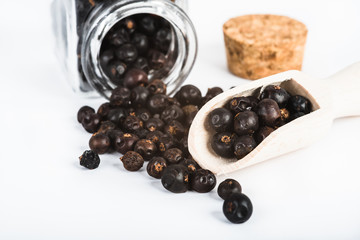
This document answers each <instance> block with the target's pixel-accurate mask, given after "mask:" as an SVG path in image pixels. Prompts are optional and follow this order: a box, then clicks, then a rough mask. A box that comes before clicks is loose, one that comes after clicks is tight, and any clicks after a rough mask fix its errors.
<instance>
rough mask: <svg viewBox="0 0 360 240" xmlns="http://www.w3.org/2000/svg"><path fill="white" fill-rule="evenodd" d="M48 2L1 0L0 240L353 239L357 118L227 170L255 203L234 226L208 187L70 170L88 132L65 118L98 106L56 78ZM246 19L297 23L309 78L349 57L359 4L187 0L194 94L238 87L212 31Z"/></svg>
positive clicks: (356, 39)
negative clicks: (194, 36)
mask: <svg viewBox="0 0 360 240" xmlns="http://www.w3.org/2000/svg"><path fill="white" fill-rule="evenodd" d="M49 3H50V1H45V0H37V1H25V0H17V1H3V3H2V7H1V10H0V12H1V13H0V30H1V37H0V69H1V75H0V79H1V80H0V81H1V94H0V107H1V108H0V109H1V114H0V126H1V127H2V130H1V138H0V150H1V151H0V162H1V165H0V193H1V195H0V239H135V238H136V239H170V238H171V239H180V238H182V239H183V238H185V237H186V238H187V239H195V238H199V237H201V239H215V238H218V239H360V207H359V202H360V174H359V170H360V158H359V153H358V152H359V142H360V141H359V138H358V137H359V134H360V118H359V117H357V118H355V117H354V118H346V119H341V120H337V121H335V122H334V125H333V128H332V129H331V131H330V132H329V133H328V135H327V137H326V138H325V139H323V140H321V141H319V142H317V143H316V144H315V145H313V146H311V147H308V148H306V149H303V150H300V151H298V152H295V153H292V154H288V155H285V156H283V157H279V158H277V159H274V160H270V161H267V162H265V163H262V164H260V165H256V166H253V167H250V168H247V169H244V170H242V171H240V172H237V173H236V174H231V175H229V176H228V177H232V178H235V179H237V180H238V181H239V182H240V183H241V185H242V186H243V189H244V193H245V194H247V195H248V196H249V197H250V198H251V200H252V202H253V205H254V213H253V216H252V217H251V219H250V220H249V221H248V222H247V223H245V224H242V225H234V224H230V223H229V222H227V221H226V219H225V218H224V216H223V214H222V211H221V209H222V201H221V200H220V199H219V198H218V197H217V195H216V191H215V190H214V191H213V192H212V193H210V194H197V193H193V192H189V193H186V194H171V193H169V192H166V191H165V190H164V189H163V188H162V186H161V184H160V182H159V181H157V180H152V179H151V178H150V177H148V176H147V173H146V171H145V170H144V168H143V170H142V171H140V172H136V173H131V172H127V171H125V170H124V169H123V167H122V164H121V163H120V160H119V155H117V154H114V155H105V156H102V158H101V159H102V161H101V164H100V167H99V168H98V169H96V170H94V171H87V170H85V169H83V168H81V167H80V166H79V164H78V159H77V157H78V156H79V155H81V153H82V151H83V150H84V149H86V148H87V141H88V139H89V134H87V133H85V132H84V131H83V130H82V129H81V126H80V125H79V124H78V123H77V121H76V112H77V110H78V108H79V107H81V106H82V105H85V104H87V105H90V106H93V107H97V106H99V104H100V103H101V102H102V101H103V100H101V99H95V100H94V99H93V100H89V99H81V98H79V97H78V96H76V95H74V94H73V93H72V92H71V90H70V88H69V87H68V85H67V82H66V81H65V79H64V78H63V77H62V75H61V72H60V68H59V67H58V62H57V61H56V59H55V57H54V55H53V47H54V45H53V40H52V35H51V31H50V28H51V21H50V14H49ZM250 13H274V14H283V15H288V16H290V17H294V18H296V19H299V20H301V21H303V22H304V23H305V24H306V25H307V26H308V28H309V35H308V42H307V46H306V53H305V59H304V68H303V71H304V72H306V73H308V74H311V75H313V76H314V77H319V78H321V77H326V76H328V75H331V74H332V73H335V72H336V71H337V70H340V69H341V68H343V67H345V66H347V65H349V64H351V63H353V62H356V61H360V54H359V53H360V44H359V43H360V4H359V2H358V1H355V0H354V1H296V2H295V1H238V0H232V1H230V0H228V1H218V3H217V4H216V3H215V1H212V2H210V1H190V16H191V18H192V19H193V21H194V24H195V27H196V29H197V31H198V37H199V43H200V49H199V56H198V59H197V62H196V66H195V68H194V70H193V72H192V73H191V75H190V77H189V79H188V81H187V83H195V84H196V85H198V86H200V88H201V90H202V91H203V93H205V92H206V88H207V87H208V86H215V85H220V86H221V87H223V88H224V89H226V88H228V87H230V86H233V85H238V84H243V83H245V82H246V81H245V80H240V79H238V78H237V77H235V76H233V75H231V74H230V73H228V71H227V69H226V65H225V52H224V47H223V37H222V31H221V26H222V24H223V23H224V22H225V21H226V20H227V19H228V18H230V17H233V16H237V15H242V14H250ZM309 166H310V167H309ZM221 180H223V178H221V179H218V182H220V181H221ZM199 239H200V238H199Z"/></svg>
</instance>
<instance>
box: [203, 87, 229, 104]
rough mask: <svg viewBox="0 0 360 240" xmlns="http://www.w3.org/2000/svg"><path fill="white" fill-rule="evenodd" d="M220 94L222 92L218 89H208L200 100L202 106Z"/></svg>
mask: <svg viewBox="0 0 360 240" xmlns="http://www.w3.org/2000/svg"><path fill="white" fill-rule="evenodd" d="M222 92H224V91H223V90H222V88H220V87H213V88H208V90H207V92H206V94H205V96H204V97H203V99H202V105H204V104H205V103H207V102H208V101H210V100H211V99H213V98H214V97H216V96H217V95H219V94H220V93H222Z"/></svg>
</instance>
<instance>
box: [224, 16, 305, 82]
mask: <svg viewBox="0 0 360 240" xmlns="http://www.w3.org/2000/svg"><path fill="white" fill-rule="evenodd" d="M223 32H224V40H225V48H226V57H227V63H228V68H229V70H230V72H232V73H233V74H235V75H237V76H239V77H242V78H246V79H251V80H256V79H259V78H263V77H267V76H270V75H273V74H276V73H279V72H283V71H287V70H301V66H302V61H303V56H304V48H305V42H306V36H307V28H306V26H305V25H304V24H303V23H301V22H299V21H297V20H294V19H291V18H289V17H285V16H278V15H245V16H240V17H236V18H232V19H230V20H228V21H227V22H226V23H225V24H224V25H223Z"/></svg>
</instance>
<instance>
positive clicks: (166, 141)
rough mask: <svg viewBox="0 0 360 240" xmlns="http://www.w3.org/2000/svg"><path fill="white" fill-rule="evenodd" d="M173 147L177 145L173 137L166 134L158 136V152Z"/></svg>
mask: <svg viewBox="0 0 360 240" xmlns="http://www.w3.org/2000/svg"><path fill="white" fill-rule="evenodd" d="M175 147H178V144H177V142H176V140H175V139H174V138H173V137H171V136H167V135H164V136H162V137H160V139H159V142H158V150H159V151H160V152H165V151H166V150H168V149H170V148H175Z"/></svg>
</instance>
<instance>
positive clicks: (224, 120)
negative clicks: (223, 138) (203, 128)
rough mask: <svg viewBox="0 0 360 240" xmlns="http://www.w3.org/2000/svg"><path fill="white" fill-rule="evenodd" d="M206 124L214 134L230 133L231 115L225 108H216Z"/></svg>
mask: <svg viewBox="0 0 360 240" xmlns="http://www.w3.org/2000/svg"><path fill="white" fill-rule="evenodd" d="M208 122H209V125H210V127H211V128H212V129H213V130H215V131H216V132H225V131H230V130H231V128H232V126H233V115H232V113H231V112H230V111H229V110H227V109H226V108H216V109H214V110H212V111H211V112H210V114H209V117H208Z"/></svg>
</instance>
